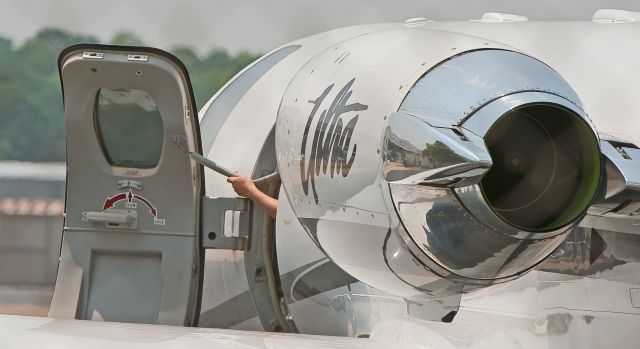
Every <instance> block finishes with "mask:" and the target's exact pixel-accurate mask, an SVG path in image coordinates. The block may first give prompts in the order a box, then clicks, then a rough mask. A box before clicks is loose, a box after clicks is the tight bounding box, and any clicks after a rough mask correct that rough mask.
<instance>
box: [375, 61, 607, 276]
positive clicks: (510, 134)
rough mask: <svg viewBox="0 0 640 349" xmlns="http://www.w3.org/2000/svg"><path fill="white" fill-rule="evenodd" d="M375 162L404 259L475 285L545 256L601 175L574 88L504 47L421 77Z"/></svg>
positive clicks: (585, 205) (393, 118)
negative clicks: (397, 222) (396, 218)
mask: <svg viewBox="0 0 640 349" xmlns="http://www.w3.org/2000/svg"><path fill="white" fill-rule="evenodd" d="M382 161H383V164H382V172H383V175H384V178H385V180H386V181H387V182H388V183H389V191H390V198H391V200H392V205H393V207H394V208H395V210H396V212H397V214H398V216H399V218H400V222H401V228H400V229H398V231H399V232H400V234H405V238H404V240H405V241H406V243H407V247H408V248H409V249H410V250H411V251H412V253H413V255H414V256H416V257H417V258H418V259H419V260H420V261H421V262H422V263H423V264H424V265H425V266H426V267H427V268H429V269H431V270H433V271H434V272H436V273H438V274H440V275H442V276H444V277H446V278H448V279H449V280H453V281H456V282H461V283H469V284H476V285H477V284H489V283H494V282H498V281H501V280H508V279H510V278H513V277H517V276H518V275H521V274H522V273H524V272H526V271H528V270H530V269H531V268H533V267H534V266H535V265H536V264H538V263H539V262H541V261H542V260H544V258H546V257H547V256H548V255H549V254H551V253H552V252H553V250H554V249H555V248H556V247H557V246H558V245H559V244H560V243H561V242H562V241H563V239H564V237H565V236H566V234H568V232H570V231H571V230H572V228H574V227H575V226H576V224H577V223H578V222H579V221H580V219H581V218H582V217H584V215H585V213H586V212H587V209H588V208H589V206H590V205H591V204H592V203H593V201H594V198H595V197H596V195H597V193H598V192H599V186H600V179H601V175H602V166H601V155H600V149H599V141H598V138H597V136H596V134H595V132H594V131H593V127H592V126H591V124H590V121H589V119H588V118H587V117H586V115H585V114H584V112H583V111H582V110H581V107H580V104H579V101H578V98H577V96H576V95H575V93H574V92H573V90H572V89H571V88H570V87H569V86H568V84H567V83H566V82H565V81H564V80H563V79H562V78H561V77H560V76H559V75H558V74H557V73H556V72H555V71H553V70H552V69H551V68H549V67H548V66H546V65H544V64H543V63H541V62H539V61H537V60H535V59H533V58H530V57H528V56H526V55H522V54H520V53H516V52H511V51H503V50H485V51H473V52H469V53H466V54H463V55H460V56H457V57H453V58H451V59H450V60H448V61H445V62H443V63H441V64H440V65H439V66H436V67H435V68H433V69H432V70H431V71H430V72H428V73H427V74H425V75H424V76H423V77H422V78H421V79H420V80H419V81H418V82H417V83H416V84H415V85H414V87H413V88H412V90H411V91H410V92H409V94H408V95H407V97H406V98H405V100H404V102H403V104H402V105H401V106H400V108H399V111H398V112H397V113H394V114H392V115H391V117H390V119H389V123H388V126H387V128H386V130H385V133H384V138H383V159H382ZM415 286H416V287H419V285H415Z"/></svg>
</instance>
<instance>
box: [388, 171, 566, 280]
mask: <svg viewBox="0 0 640 349" xmlns="http://www.w3.org/2000/svg"><path fill="white" fill-rule="evenodd" d="M389 186H390V188H391V194H392V196H393V200H394V203H395V205H396V209H397V211H398V214H399V215H400V218H401V220H402V223H403V225H404V226H405V227H406V229H407V232H408V233H409V235H410V236H411V238H412V239H413V241H414V242H415V244H416V245H417V246H419V247H420V249H421V252H422V254H426V255H427V256H428V257H429V259H430V260H432V261H433V262H435V263H437V264H438V265H439V266H441V267H442V268H444V269H446V270H447V271H449V272H451V273H453V274H456V275H458V276H461V277H463V278H470V279H484V281H482V280H467V281H468V282H470V283H472V284H475V283H484V284H489V283H492V282H494V281H492V280H493V279H501V278H510V277H513V276H516V275H518V274H520V273H522V272H524V271H527V270H528V269H530V268H532V267H533V266H535V265H536V264H537V263H539V262H540V261H541V260H542V259H544V258H545V257H546V256H547V255H549V254H550V253H551V252H552V251H553V250H554V249H555V248H556V247H557V246H558V244H559V243H561V242H562V236H560V237H555V238H552V239H546V240H531V239H516V238H513V237H510V236H508V235H506V234H502V233H501V232H500V231H499V230H498V231H496V230H493V229H491V228H490V227H487V226H486V225H485V224H484V222H482V221H480V220H478V219H477V218H476V217H474V216H473V215H472V214H470V213H469V211H468V210H467V209H466V208H465V207H464V206H463V205H462V204H461V203H460V201H459V200H458V199H457V196H456V195H454V193H453V192H452V191H451V190H449V189H437V188H429V187H416V186H411V185H399V184H395V183H390V184H389ZM418 256H419V254H418ZM421 260H422V261H423V262H425V264H427V265H431V264H433V262H430V261H429V260H427V259H425V258H421ZM432 268H433V267H432ZM453 278H454V279H455V278H456V277H455V275H453ZM458 279H459V280H460V278H458ZM462 281H464V280H462Z"/></svg>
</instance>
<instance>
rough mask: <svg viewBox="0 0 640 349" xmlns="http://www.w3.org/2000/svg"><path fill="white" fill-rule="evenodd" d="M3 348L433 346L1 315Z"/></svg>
mask: <svg viewBox="0 0 640 349" xmlns="http://www.w3.org/2000/svg"><path fill="white" fill-rule="evenodd" d="M0 328H2V331H0V347H1V348H34V349H35V348H65V349H67V348H68V349H75V348H92V349H102V348H119V349H141V348H154V349H163V348H172V349H175V348H189V349H200V348H202V349H204V348H206V349H212V348H242V349H254V348H255V349H258V348H265V349H266V348H268V349H293V348H296V349H304V348H323V349H330V348H336V349H338V348H353V349H382V348H390V347H394V348H398V349H400V348H429V347H427V346H424V345H422V344H421V345H415V344H409V343H407V344H404V345H403V343H398V342H395V341H390V340H386V339H385V340H373V339H362V338H347V337H329V336H312V335H300V334H280V333H266V332H251V331H236V330H221V329H203V328H193V327H192V328H189V327H178V326H160V325H144V324H126V323H113V322H98V321H83V320H62V319H51V318H43V317H26V316H12V315H2V316H0Z"/></svg>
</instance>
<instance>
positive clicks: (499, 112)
mask: <svg viewBox="0 0 640 349" xmlns="http://www.w3.org/2000/svg"><path fill="white" fill-rule="evenodd" d="M566 94H569V93H568V92H566ZM529 104H549V105H558V106H561V107H563V108H566V109H568V110H570V111H572V112H573V113H575V114H576V115H578V116H579V117H580V118H582V119H583V120H584V122H586V123H587V124H588V125H589V126H590V127H591V128H592V129H594V127H593V125H592V124H591V121H590V120H589V118H588V117H587V115H586V114H585V113H584V111H582V109H580V107H579V104H577V105H576V102H574V101H570V100H567V99H566V98H564V97H562V96H560V95H557V94H552V93H547V92H537V91H533V92H532V91H519V92H515V93H512V94H509V95H506V96H504V97H500V98H496V99H494V100H493V101H491V102H490V103H487V104H485V105H483V106H482V107H481V108H478V109H476V110H474V112H473V114H472V115H470V116H469V117H468V118H467V119H465V120H464V121H463V122H462V124H461V127H463V128H464V129H467V130H469V131H471V132H473V133H474V134H476V135H478V136H480V137H484V136H485V135H486V134H487V131H489V129H490V128H491V126H493V125H494V124H495V123H496V121H498V119H500V118H501V117H502V116H504V115H505V114H506V113H507V112H509V111H510V110H513V109H515V108H517V107H520V106H524V105H529Z"/></svg>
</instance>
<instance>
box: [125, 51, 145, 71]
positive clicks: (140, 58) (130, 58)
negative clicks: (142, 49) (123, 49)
mask: <svg viewBox="0 0 640 349" xmlns="http://www.w3.org/2000/svg"><path fill="white" fill-rule="evenodd" d="M148 60H149V56H147V55H141V54H131V55H127V61H134V62H146V61H148ZM138 75H139V74H138Z"/></svg>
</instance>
